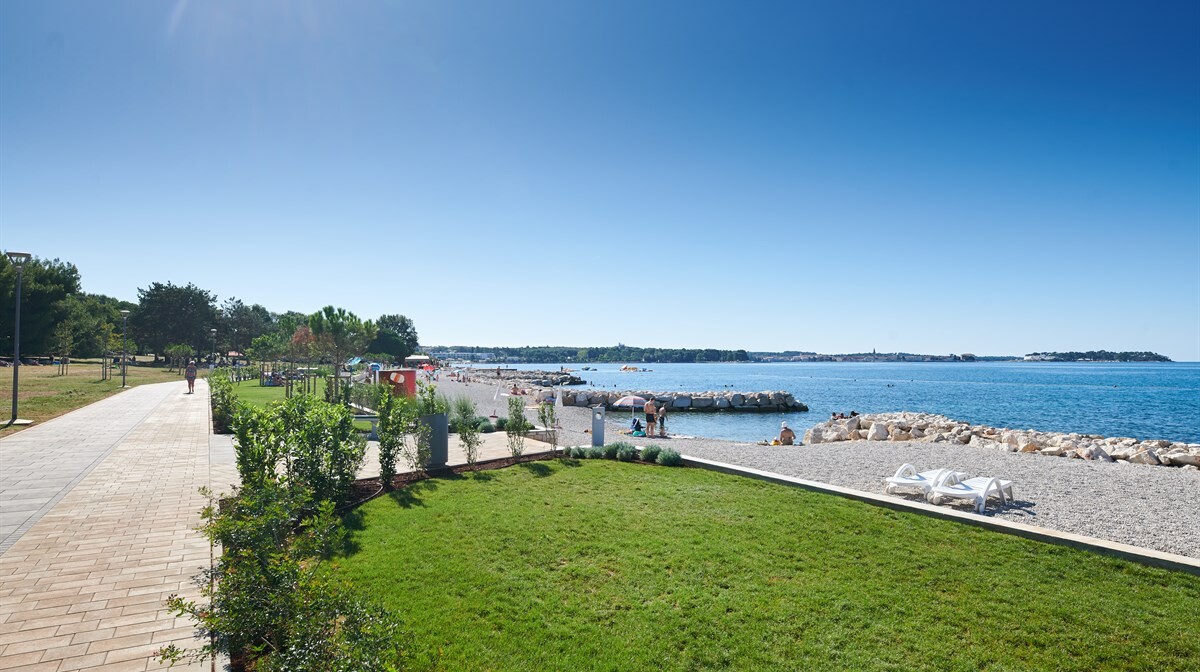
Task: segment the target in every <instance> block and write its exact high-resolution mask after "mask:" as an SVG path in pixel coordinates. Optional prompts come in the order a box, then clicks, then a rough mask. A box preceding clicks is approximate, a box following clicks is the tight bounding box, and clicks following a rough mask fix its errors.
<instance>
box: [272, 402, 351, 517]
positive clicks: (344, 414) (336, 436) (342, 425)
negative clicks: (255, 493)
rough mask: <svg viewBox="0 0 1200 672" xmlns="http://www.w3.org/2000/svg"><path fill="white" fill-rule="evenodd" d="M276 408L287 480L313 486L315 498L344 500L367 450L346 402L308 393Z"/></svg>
mask: <svg viewBox="0 0 1200 672" xmlns="http://www.w3.org/2000/svg"><path fill="white" fill-rule="evenodd" d="M276 408H277V410H278V413H279V418H280V422H281V431H282V434H283V442H284V445H285V447H286V454H285V455H286V459H285V462H286V464H287V472H288V479H289V480H290V481H291V482H292V483H297V484H302V485H304V486H306V487H308V488H310V489H311V490H312V493H313V498H314V500H315V501H318V502H319V501H322V500H329V501H332V502H338V503H340V502H343V501H345V499H346V496H347V495H348V494H350V484H351V483H352V482H353V481H354V478H355V476H356V475H357V473H358V469H359V467H361V466H362V463H363V457H364V455H365V453H366V449H367V442H366V440H365V439H363V437H362V435H361V434H359V433H358V431H357V430H356V429H355V428H354V415H353V414H352V413H351V412H350V410H349V409H348V408H346V407H345V406H344V405H341V404H330V403H326V402H323V401H320V400H319V399H316V398H314V397H312V396H310V395H306V394H301V395H296V396H294V397H292V398H291V399H288V400H287V401H285V402H283V404H281V405H279V406H278V407H276Z"/></svg>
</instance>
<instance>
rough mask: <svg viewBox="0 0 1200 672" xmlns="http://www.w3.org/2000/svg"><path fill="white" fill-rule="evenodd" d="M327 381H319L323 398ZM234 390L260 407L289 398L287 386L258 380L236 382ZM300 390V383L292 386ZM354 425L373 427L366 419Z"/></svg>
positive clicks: (248, 402)
mask: <svg viewBox="0 0 1200 672" xmlns="http://www.w3.org/2000/svg"><path fill="white" fill-rule="evenodd" d="M325 383H326V380H325V379H324V378H322V379H321V380H318V381H317V396H318V397H319V398H321V399H324V398H325ZM233 391H234V393H235V394H237V398H238V399H240V400H242V401H244V402H246V403H247V404H250V405H251V406H258V407H259V408H265V407H266V406H267V404H269V403H272V402H275V401H283V400H284V399H286V398H287V397H286V396H285V388H283V387H282V386H280V387H267V386H265V385H259V384H258V381H257V380H243V381H242V382H241V383H234V384H233ZM299 391H300V384H299V383H297V384H296V385H295V387H293V388H292V393H293V394H296V393H299ZM354 426H355V427H356V428H357V429H359V430H361V431H364V432H366V431H370V429H371V423H370V422H368V421H366V420H355V421H354Z"/></svg>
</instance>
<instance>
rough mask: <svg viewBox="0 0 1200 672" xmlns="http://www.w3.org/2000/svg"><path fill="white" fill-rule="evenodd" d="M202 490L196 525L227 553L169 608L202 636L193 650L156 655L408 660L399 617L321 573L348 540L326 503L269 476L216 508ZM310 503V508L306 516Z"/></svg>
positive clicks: (307, 667) (291, 666)
mask: <svg viewBox="0 0 1200 672" xmlns="http://www.w3.org/2000/svg"><path fill="white" fill-rule="evenodd" d="M205 494H208V495H209V505H208V506H207V507H205V509H204V510H203V511H202V512H201V518H202V520H203V523H202V525H201V528H200V529H201V531H202V532H203V533H204V535H205V536H206V537H207V538H208V539H209V541H210V542H211V543H213V544H214V545H219V546H221V547H222V548H223V549H224V552H223V553H222V554H221V555H220V556H219V558H218V560H217V562H216V564H215V565H213V567H211V568H210V569H207V570H205V571H204V572H203V573H202V574H201V575H200V576H198V577H197V580H196V584H197V585H198V586H199V587H200V595H201V597H202V599H201V600H200V601H193V600H186V599H183V598H181V597H179V596H178V595H172V596H171V597H170V598H169V599H168V600H167V606H168V608H169V609H170V610H171V611H172V612H173V613H174V614H176V615H177V616H188V617H190V618H191V619H192V620H193V622H194V623H195V625H196V628H197V629H198V630H199V632H200V635H201V636H202V640H201V641H205V642H206V644H204V645H203V646H201V647H200V648H198V649H196V650H192V651H186V650H183V649H180V648H179V647H177V646H174V645H168V646H165V647H163V648H162V649H160V650H159V652H158V656H159V658H160V660H162V661H164V662H165V661H170V662H172V663H174V662H177V661H179V660H183V659H191V660H198V661H203V660H208V659H211V658H216V657H218V656H220V655H224V656H232V657H243V656H244V657H248V658H249V659H250V660H249V661H247V662H249V663H250V665H249V667H250V668H252V669H254V670H260V671H263V672H270V671H275V670H290V671H294V672H309V671H312V672H316V671H317V670H321V671H322V672H326V671H328V672H332V671H337V672H342V671H345V672H349V671H351V670H364V669H399V668H400V667H402V666H403V665H404V661H405V658H406V655H405V646H406V645H405V642H406V640H407V637H406V635H405V633H404V632H403V631H402V630H401V626H400V622H399V621H398V620H397V619H396V618H395V617H394V616H392V615H391V614H389V613H387V612H386V611H383V610H380V609H377V608H375V607H372V606H370V605H368V604H366V603H364V602H362V601H361V600H359V599H358V598H355V597H352V596H351V593H350V592H349V591H348V590H346V589H345V588H344V587H342V586H341V585H340V584H336V583H333V582H331V581H329V580H328V579H326V578H324V577H326V576H327V574H328V572H325V571H323V570H322V568H321V564H322V562H321V561H322V560H323V559H325V558H328V557H330V555H331V554H332V553H333V552H334V551H335V550H337V549H338V548H339V547H341V546H342V545H343V544H344V541H345V530H344V528H343V527H342V526H341V524H340V522H339V521H338V519H337V517H336V516H335V515H334V513H333V503H332V502H329V501H325V502H321V503H319V504H316V503H315V502H314V501H313V500H312V498H311V492H310V491H308V490H307V489H305V488H303V487H301V486H296V485H286V484H281V483H276V482H274V481H270V480H268V481H264V482H263V483H261V484H260V485H257V486H254V487H242V488H235V490H234V496H233V497H232V498H231V499H230V500H229V501H230V503H229V505H227V506H222V507H220V508H218V507H217V506H215V505H214V504H215V502H214V501H213V498H212V496H211V494H210V493H207V492H206V493H205ZM314 506H315V511H316V514H315V515H313V516H311V517H310V518H308V519H307V520H305V519H303V517H302V516H303V515H304V512H305V511H311V510H313V509H314Z"/></svg>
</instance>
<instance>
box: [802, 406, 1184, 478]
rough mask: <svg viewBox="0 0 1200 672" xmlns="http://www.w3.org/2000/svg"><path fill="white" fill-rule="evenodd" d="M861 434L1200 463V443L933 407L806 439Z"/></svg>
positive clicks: (866, 419) (822, 427)
mask: <svg viewBox="0 0 1200 672" xmlns="http://www.w3.org/2000/svg"><path fill="white" fill-rule="evenodd" d="M856 439H866V440H869V441H923V442H927V443H951V444H959V445H968V444H969V445H972V446H983V447H988V448H995V449H997V450H1007V451H1009V452H1013V453H1037V454H1039V455H1049V456H1053V457H1068V458H1076V459H1084V460H1101V461H1104V462H1114V461H1122V462H1130V463H1133V464H1150V465H1163V466H1171V467H1182V468H1184V469H1198V468H1200V443H1180V442H1177V441H1167V440H1163V439H1155V440H1147V441H1142V440H1138V439H1132V438H1125V437H1103V436H1100V435H1098V434H1063V433H1058V432H1039V431H1036V430H1032V429H1027V430H1016V429H1003V428H996V427H987V426H983V425H969V424H967V423H965V422H958V421H955V420H951V419H950V418H947V417H945V416H942V415H931V414H928V413H872V414H868V415H859V416H855V417H853V418H849V419H846V420H828V421H826V422H823V423H821V424H819V425H816V426H814V427H813V428H812V429H810V430H808V431H807V432H805V434H804V443H808V444H815V443H832V442H835V441H852V440H856Z"/></svg>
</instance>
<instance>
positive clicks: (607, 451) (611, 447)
mask: <svg viewBox="0 0 1200 672" xmlns="http://www.w3.org/2000/svg"><path fill="white" fill-rule="evenodd" d="M628 445H629V444H628V443H620V442H618V443H610V444H608V445H606V446H604V459H606V460H615V459H617V451H619V450H621V448H622V447H624V446H628Z"/></svg>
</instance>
